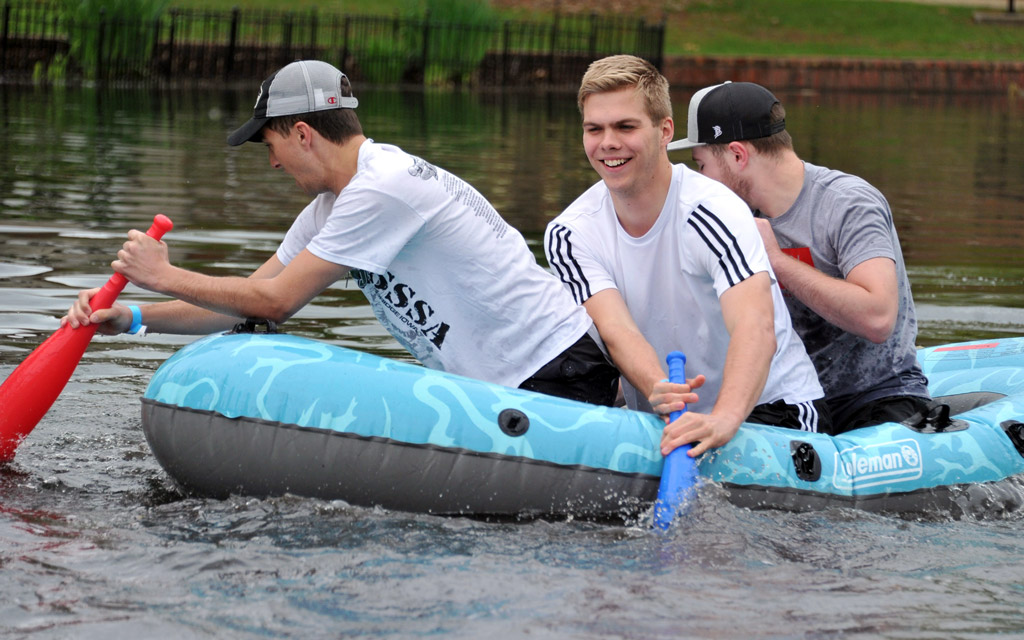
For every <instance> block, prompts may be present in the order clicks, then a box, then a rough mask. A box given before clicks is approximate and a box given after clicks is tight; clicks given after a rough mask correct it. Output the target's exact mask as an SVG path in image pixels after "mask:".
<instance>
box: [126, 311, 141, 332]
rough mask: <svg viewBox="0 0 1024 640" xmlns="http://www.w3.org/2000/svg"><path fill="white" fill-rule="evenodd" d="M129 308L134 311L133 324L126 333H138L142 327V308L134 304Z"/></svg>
mask: <svg viewBox="0 0 1024 640" xmlns="http://www.w3.org/2000/svg"><path fill="white" fill-rule="evenodd" d="M128 309H129V310H130V311H131V312H132V326H130V327H128V331H127V332H126V333H138V332H139V331H140V330H141V329H142V309H140V308H139V307H138V305H134V304H130V305H128Z"/></svg>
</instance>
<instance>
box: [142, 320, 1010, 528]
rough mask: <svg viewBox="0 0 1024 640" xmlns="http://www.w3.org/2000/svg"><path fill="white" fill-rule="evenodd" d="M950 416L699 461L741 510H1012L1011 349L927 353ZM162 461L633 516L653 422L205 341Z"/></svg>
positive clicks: (487, 509) (782, 432)
mask: <svg viewBox="0 0 1024 640" xmlns="http://www.w3.org/2000/svg"><path fill="white" fill-rule="evenodd" d="M919 358H920V361H921V364H922V366H923V368H924V370H925V373H926V374H927V375H928V377H929V380H930V386H931V391H932V394H933V396H936V399H937V400H940V401H942V402H944V403H946V405H948V407H949V408H950V413H951V414H952V417H949V416H946V415H943V411H941V410H939V411H936V412H934V415H931V416H922V417H921V419H920V420H917V421H914V423H913V424H895V423H887V424H883V425H879V426H875V427H869V428H864V429H858V430H856V431H854V432H851V433H848V434H844V435H841V436H835V437H833V436H828V435H822V434H812V433H805V432H800V431H795V430H790V429H784V428H777V427H769V426H764V425H755V424H744V425H743V426H742V427H741V428H740V431H739V433H738V434H737V436H736V437H735V438H733V439H732V440H731V441H730V442H729V443H728V444H727V445H725V446H723V447H720V448H718V449H715V450H712V451H711V452H708V453H707V454H705V455H704V456H702V457H701V458H700V460H699V469H700V474H701V477H702V480H710V481H713V482H714V483H717V484H718V485H720V486H721V487H724V488H725V493H726V494H727V495H728V496H729V499H730V500H731V501H734V502H736V503H738V504H742V505H746V506H762V507H780V508H787V509H813V508H822V507H826V506H830V505H839V506H851V507H858V508H864V509H868V510H872V511H882V512H900V513H906V512H932V511H935V510H939V511H941V512H949V513H952V514H953V515H959V514H962V513H963V512H967V511H986V510H991V509H997V510H1003V509H1012V508H1016V507H1017V506H1019V505H1020V504H1021V502H1022V497H1021V496H1022V494H1021V490H1020V484H1019V483H1018V482H1017V479H1016V478H1015V477H1014V476H1017V475H1018V474H1022V473H1024V422H1022V421H1024V338H1013V339H1005V340H991V341H981V342H970V343H963V344H956V345H948V346H943V347H934V348H928V349H923V350H921V351H920V353H919ZM142 425H143V429H144V431H145V434H146V438H147V440H148V441H149V445H150V447H151V448H152V450H153V453H154V455H155V456H156V458H157V460H158V461H159V463H160V464H161V465H162V466H163V468H164V469H165V470H166V471H167V473H168V474H169V475H170V476H171V477H172V478H174V479H175V480H176V481H177V482H178V483H180V484H181V485H182V486H183V487H184V488H186V489H187V490H189V491H191V492H193V493H195V494H199V495H204V496H210V497H223V496H227V495H229V494H243V495H252V496H259V497H263V496H272V495H282V494H286V493H287V494H294V495H300V496H310V497H318V498H323V499H329V500H333V499H340V500H344V501H346V502H348V503H350V504H354V505H363V506H381V507H384V508H388V509H397V510H407V511H417V512H429V513H438V514H474V515H487V514H491V515H549V516H558V515H568V514H572V515H574V516H582V517H612V518H625V519H628V518H631V517H635V516H636V515H637V514H639V513H642V512H643V511H644V510H645V509H649V508H650V506H651V503H652V501H653V500H654V498H655V497H656V495H657V491H658V482H659V477H660V473H661V467H662V461H663V458H662V456H661V454H660V453H659V451H658V442H659V440H660V434H661V430H662V423H661V421H660V420H659V419H658V418H656V417H655V416H652V415H649V414H645V413H639V412H635V411H629V410H626V409H619V408H608V407H598V406H593V405H588V404H584V403H579V402H573V401H568V400H562V399H559V398H553V397H549V396H545V395H541V394H538V393H533V392H529V391H523V390H519V389H511V388H508V387H502V386H497V385H493V384H488V383H484V382H480V381H477V380H471V379H468V378H463V377H460V376H456V375H451V374H447V373H443V372H439V371H434V370H430V369H426V368H423V367H421V366H417V365H414V364H409V363H404V362H399V361H395V360H390V359H387V358H382V357H378V356H375V355H371V354H367V353H362V352H358V351H353V350H350V349H345V348H342V347H338V346H333V345H330V344H326V343H323V342H318V341H314V340H310V339H306V338H301V337H296V336H290V335H284V334H253V333H237V334H236V333H231V334H217V335H212V336H208V337H206V338H203V339H200V340H198V341H196V342H194V343H192V344H190V345H188V346H186V347H184V348H183V349H181V350H180V351H179V352H178V353H176V354H175V355H174V356H172V357H171V358H169V359H168V360H167V361H166V362H165V363H164V364H163V365H162V366H161V367H160V368H159V370H158V371H157V372H156V373H155V374H154V376H153V378H152V381H151V382H150V384H149V387H148V389H147V391H146V393H145V396H144V398H143V400H142Z"/></svg>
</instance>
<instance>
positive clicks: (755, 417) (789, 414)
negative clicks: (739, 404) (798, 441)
mask: <svg viewBox="0 0 1024 640" xmlns="http://www.w3.org/2000/svg"><path fill="white" fill-rule="evenodd" d="M747 422H756V423H758V424H768V425H774V426H776V427H787V428H789V429H799V430H801V431H812V432H815V433H828V434H831V433H832V414H831V413H830V412H829V410H828V405H827V404H826V403H825V399H824V398H818V399H817V400H814V401H813V402H801V403H800V404H787V403H786V401H785V400H776V401H775V402H766V403H765V404H759V405H757V406H756V407H754V410H753V411H751V412H750V415H749V416H747Z"/></svg>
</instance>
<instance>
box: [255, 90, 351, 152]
mask: <svg viewBox="0 0 1024 640" xmlns="http://www.w3.org/2000/svg"><path fill="white" fill-rule="evenodd" d="M341 95H342V96H351V95H352V83H351V82H349V79H348V77H347V76H345V75H342V76H341ZM299 122H305V123H306V124H308V125H309V126H310V127H312V128H313V129H314V130H315V131H316V132H317V133H319V134H320V135H322V136H323V137H324V138H326V139H328V140H330V141H331V142H334V143H337V144H344V143H345V142H347V141H348V140H349V139H350V138H353V137H355V136H358V135H362V133H363V125H361V124H360V123H359V116H357V115H356V112H355V109H328V110H326V111H310V112H309V113H297V114H295V115H289V116H277V117H276V118H271V119H270V121H269V122H267V124H265V125H264V128H266V129H270V130H271V131H275V132H277V133H279V134H281V135H282V136H287V135H288V133H289V132H290V131H291V130H292V127H294V126H295V125H296V123H299Z"/></svg>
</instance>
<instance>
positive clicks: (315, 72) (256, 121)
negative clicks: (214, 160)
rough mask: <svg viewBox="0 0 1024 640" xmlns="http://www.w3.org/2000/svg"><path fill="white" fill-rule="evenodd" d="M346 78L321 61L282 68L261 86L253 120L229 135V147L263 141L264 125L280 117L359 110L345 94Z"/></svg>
mask: <svg viewBox="0 0 1024 640" xmlns="http://www.w3.org/2000/svg"><path fill="white" fill-rule="evenodd" d="M343 78H345V74H344V73H342V72H341V71H339V70H338V69H335V68H334V67H333V66H331V65H330V64H328V63H326V62H321V61H320V60H299V61H297V62H292V63H291V64H288V65H285V66H284V67H281V68H280V69H278V70H277V71H275V72H274V73H272V74H271V75H270V77H269V78H267V79H266V80H264V81H263V84H261V85H260V93H259V95H258V96H256V106H255V107H254V108H253V113H252V118H250V119H249V121H248V122H246V123H245V124H243V125H242V126H241V127H239V128H238V129H236V130H235V132H234V133H232V134H231V135H229V136H228V144H229V145H231V146H233V147H235V146H238V145H240V144H242V143H243V142H262V141H263V136H262V134H261V133H260V132H261V131H262V130H263V125H265V124H267V121H269V120H270V119H271V118H276V117H277V116H291V115H296V114H300V113H311V112H313V111H327V110H329V109H355V108H356V107H357V106H358V105H359V101H358V100H356V99H355V98H354V97H353V96H345V95H342V79H343ZM346 84H347V83H346Z"/></svg>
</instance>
